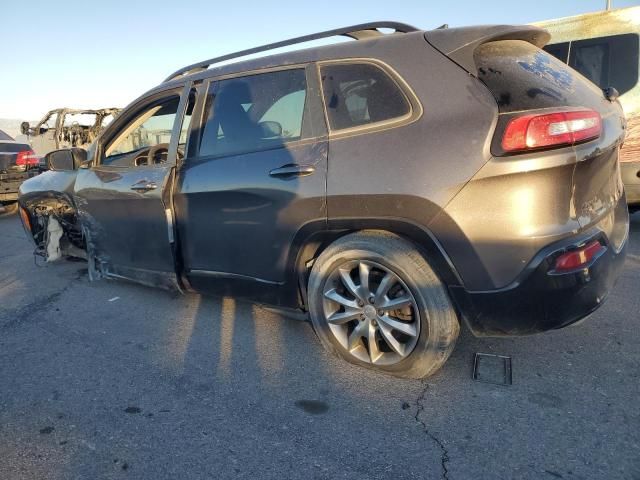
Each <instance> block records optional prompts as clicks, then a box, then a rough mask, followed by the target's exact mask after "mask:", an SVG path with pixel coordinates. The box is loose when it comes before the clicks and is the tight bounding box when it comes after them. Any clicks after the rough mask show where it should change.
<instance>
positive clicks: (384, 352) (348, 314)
mask: <svg viewBox="0 0 640 480" xmlns="http://www.w3.org/2000/svg"><path fill="white" fill-rule="evenodd" d="M323 295H324V298H323V311H324V317H325V320H326V322H327V324H328V325H329V329H330V330H331V332H332V333H333V335H334V337H335V339H336V340H337V341H338V343H340V345H342V347H343V348H344V349H345V350H347V351H348V352H349V354H351V355H353V356H354V357H356V358H357V359H358V360H361V361H363V362H367V363H371V364H375V365H392V364H394V363H397V362H399V361H401V360H402V359H404V358H406V357H407V356H408V355H409V354H410V353H411V352H412V351H413V349H414V348H415V346H416V343H417V341H418V338H419V336H420V314H419V311H418V306H417V304H416V300H415V298H414V296H413V294H412V293H411V291H410V290H409V288H408V287H407V286H406V284H405V283H404V282H403V281H402V279H401V278H400V277H399V276H398V275H397V274H396V273H395V272H393V271H392V270H391V269H389V268H388V267H385V266H383V265H380V264H379V263H376V262H372V261H369V260H351V261H347V262H345V263H343V264H341V265H339V266H337V267H336V268H335V269H334V270H333V271H332V272H331V273H330V274H329V276H328V278H327V281H326V282H325V285H324V289H323Z"/></svg>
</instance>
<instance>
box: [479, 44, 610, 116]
mask: <svg viewBox="0 0 640 480" xmlns="http://www.w3.org/2000/svg"><path fill="white" fill-rule="evenodd" d="M474 59H475V62H476V66H477V68H478V78H479V79H480V80H482V81H483V82H484V83H485V85H486V86H487V87H488V88H489V90H490V91H491V93H492V94H493V96H494V97H495V99H496V101H497V103H498V108H499V111H500V112H501V113H510V112H516V111H520V110H531V109H537V108H554V107H560V106H578V105H579V106H583V107H591V106H592V105H593V106H595V105H596V104H597V102H598V101H599V99H600V98H602V92H600V91H598V89H597V87H595V86H594V85H593V84H592V83H590V82H587V81H586V80H585V79H584V78H582V77H581V76H580V75H577V74H576V72H575V70H573V69H571V68H569V67H568V66H567V64H566V63H563V62H561V61H559V60H558V59H557V58H555V57H553V56H552V55H549V54H548V53H547V52H545V51H543V50H540V49H539V48H537V47H535V46H534V45H532V44H530V43H527V42H524V41H521V40H500V41H496V42H490V43H486V44H484V45H481V46H480V47H478V48H477V49H476V51H475V52H474ZM594 94H595V95H594Z"/></svg>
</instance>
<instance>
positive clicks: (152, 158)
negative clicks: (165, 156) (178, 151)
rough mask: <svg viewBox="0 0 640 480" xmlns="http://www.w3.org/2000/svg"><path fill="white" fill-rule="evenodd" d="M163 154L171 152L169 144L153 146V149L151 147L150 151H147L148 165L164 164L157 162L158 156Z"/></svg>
mask: <svg viewBox="0 0 640 480" xmlns="http://www.w3.org/2000/svg"><path fill="white" fill-rule="evenodd" d="M162 152H169V144H168V143H159V144H157V145H153V146H152V147H149V150H148V151H147V165H155V164H156V163H162V162H156V156H157V155H158V154H159V153H162Z"/></svg>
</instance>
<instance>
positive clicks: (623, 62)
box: [545, 33, 640, 95]
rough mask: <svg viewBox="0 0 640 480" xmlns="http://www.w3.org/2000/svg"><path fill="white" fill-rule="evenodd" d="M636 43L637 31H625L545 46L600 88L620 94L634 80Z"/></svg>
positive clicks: (633, 85)
mask: <svg viewBox="0 0 640 480" xmlns="http://www.w3.org/2000/svg"><path fill="white" fill-rule="evenodd" d="M639 44H640V41H639V37H638V35H636V34H632V33H629V34H623V35H611V36H607V37H599V38H590V39H588V40H576V41H573V42H571V43H568V42H565V43H556V44H552V45H547V46H546V47H545V50H546V51H547V52H549V53H550V54H551V55H553V56H554V57H556V58H558V59H560V60H562V61H563V62H565V63H568V64H569V66H571V67H573V68H574V69H576V70H577V71H578V72H580V73H581V74H582V75H584V76H585V77H587V78H588V79H589V80H591V81H592V82H593V83H595V84H596V85H598V86H599V87H600V88H606V87H615V88H616V89H617V90H618V92H620V94H621V95H622V94H623V93H626V92H628V91H629V90H631V89H632V88H633V87H635V86H636V84H637V83H638V63H639V58H638V53H639V52H638V50H639Z"/></svg>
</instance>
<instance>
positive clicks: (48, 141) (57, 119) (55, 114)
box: [19, 108, 120, 156]
mask: <svg viewBox="0 0 640 480" xmlns="http://www.w3.org/2000/svg"><path fill="white" fill-rule="evenodd" d="M119 112H120V109H118V108H103V109H100V110H77V109H70V108H58V109H56V110H51V111H50V112H47V113H46V114H45V116H44V118H43V119H42V120H40V121H39V122H38V123H37V125H36V126H35V127H31V126H30V125H29V122H22V124H21V125H20V130H21V132H22V137H20V138H19V140H21V141H26V142H28V143H29V144H30V145H31V147H32V148H33V150H34V151H35V152H36V154H37V155H41V156H43V155H46V154H47V153H49V152H52V151H53V150H57V149H60V148H69V147H87V146H89V144H91V142H93V141H94V140H95V139H96V138H97V137H98V135H99V134H100V132H102V130H104V128H105V127H106V126H107V125H109V124H110V123H111V122H112V121H113V119H114V118H115V117H116V115H118V113H119Z"/></svg>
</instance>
